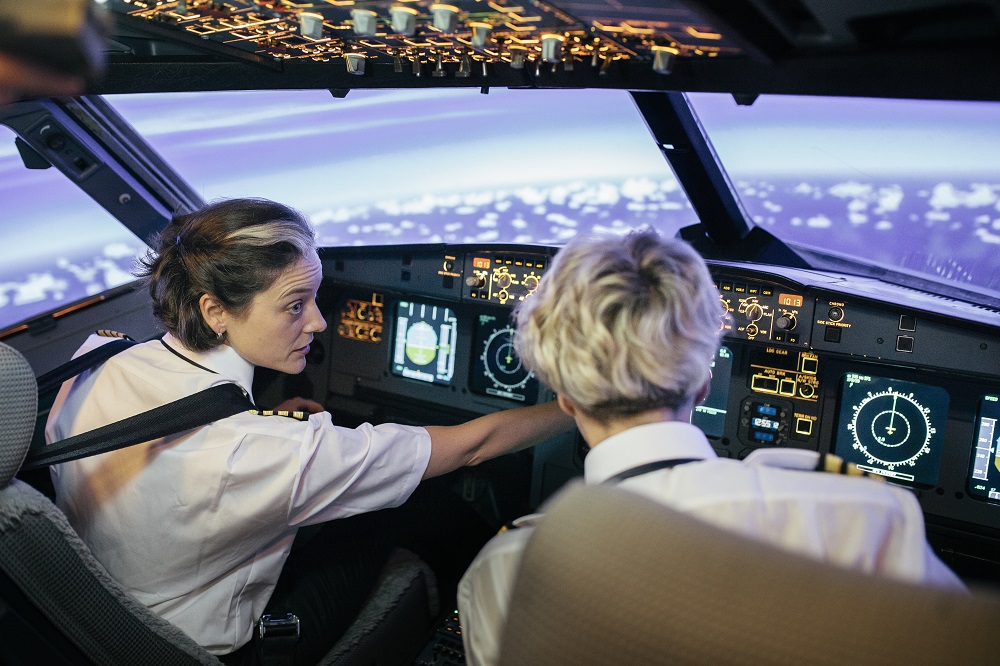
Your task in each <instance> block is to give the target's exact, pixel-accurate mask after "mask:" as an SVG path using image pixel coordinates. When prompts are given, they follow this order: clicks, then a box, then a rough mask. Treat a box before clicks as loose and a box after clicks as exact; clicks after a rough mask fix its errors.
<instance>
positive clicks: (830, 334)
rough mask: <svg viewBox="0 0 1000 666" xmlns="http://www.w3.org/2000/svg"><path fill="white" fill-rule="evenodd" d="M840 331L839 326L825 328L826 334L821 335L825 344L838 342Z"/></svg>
mask: <svg viewBox="0 0 1000 666" xmlns="http://www.w3.org/2000/svg"><path fill="white" fill-rule="evenodd" d="M840 331H841V328H840V327H839V326H827V327H826V332H824V333H823V339H824V340H825V341H827V342H840Z"/></svg>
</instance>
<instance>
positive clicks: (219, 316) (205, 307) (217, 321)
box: [198, 294, 226, 334]
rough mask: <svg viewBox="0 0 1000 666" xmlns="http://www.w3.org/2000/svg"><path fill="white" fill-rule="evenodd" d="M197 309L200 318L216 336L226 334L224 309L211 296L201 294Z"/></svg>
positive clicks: (217, 300)
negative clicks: (199, 312) (199, 311)
mask: <svg viewBox="0 0 1000 666" xmlns="http://www.w3.org/2000/svg"><path fill="white" fill-rule="evenodd" d="M198 309H199V310H201V317H202V319H204V320H205V323H206V324H208V327H209V328H211V329H212V330H213V331H215V332H216V334H219V333H225V332H226V309H225V308H224V307H222V303H220V302H219V299H217V298H216V297H215V296H213V295H212V294H202V295H201V298H199V299H198Z"/></svg>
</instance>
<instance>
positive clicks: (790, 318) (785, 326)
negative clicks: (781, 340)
mask: <svg viewBox="0 0 1000 666" xmlns="http://www.w3.org/2000/svg"><path fill="white" fill-rule="evenodd" d="M795 323H796V322H795V315H793V314H789V313H787V312H786V313H785V314H783V315H781V316H780V317H778V318H777V319H775V320H774V325H775V327H776V328H778V329H779V330H782V331H791V330H793V329H794V328H795Z"/></svg>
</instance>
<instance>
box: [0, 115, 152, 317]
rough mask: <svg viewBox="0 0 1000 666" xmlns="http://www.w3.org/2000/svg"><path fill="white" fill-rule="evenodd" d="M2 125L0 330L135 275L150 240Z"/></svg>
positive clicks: (0, 172)
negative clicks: (29, 162)
mask: <svg viewBox="0 0 1000 666" xmlns="http://www.w3.org/2000/svg"><path fill="white" fill-rule="evenodd" d="M14 138H15V134H14V132H13V131H12V130H11V129H10V128H8V127H4V126H2V125H0V210H2V211H3V213H2V215H0V233H2V234H3V241H2V242H0V330H3V329H6V328H9V327H11V326H13V325H15V324H17V323H19V322H21V321H24V320H26V319H30V318H31V317H35V316H37V315H40V314H42V313H44V312H48V311H51V310H55V309H56V308H58V307H60V306H61V305H64V304H66V303H71V302H73V301H77V300H80V299H83V298H86V297H87V296H92V295H94V294H98V293H100V292H102V291H104V290H106V289H110V288H112V287H117V286H118V285H121V284H124V283H126V282H129V281H131V280H133V279H134V278H133V276H132V275H131V273H130V271H131V270H132V268H133V266H134V261H135V258H136V256H138V255H140V254H141V253H143V252H145V251H146V249H147V248H146V246H145V244H144V243H143V242H142V241H140V240H139V239H138V238H136V237H135V236H134V235H132V234H131V233H130V232H129V231H128V230H127V229H126V228H125V227H123V226H122V225H121V224H120V223H119V222H118V220H116V219H115V218H113V217H112V216H111V215H110V214H108V213H107V212H106V211H105V210H104V209H103V208H101V207H100V206H98V205H97V204H96V203H95V202H94V201H93V199H91V198H90V197H88V196H87V195H86V194H84V193H83V192H82V191H81V190H80V189H79V188H77V187H76V185H74V184H73V183H72V182H71V181H70V180H69V179H67V178H66V177H65V176H63V174H62V173H60V172H59V171H58V170H57V169H55V168H49V169H44V170H29V169H26V168H25V166H24V164H23V163H22V161H21V157H20V155H19V154H18V152H17V148H15V146H14Z"/></svg>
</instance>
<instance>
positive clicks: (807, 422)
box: [795, 418, 813, 437]
mask: <svg viewBox="0 0 1000 666" xmlns="http://www.w3.org/2000/svg"><path fill="white" fill-rule="evenodd" d="M812 431H813V422H812V420H811V419H802V418H797V419H795V434H796V435H805V436H806V437H808V436H809V435H811V434H812Z"/></svg>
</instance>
